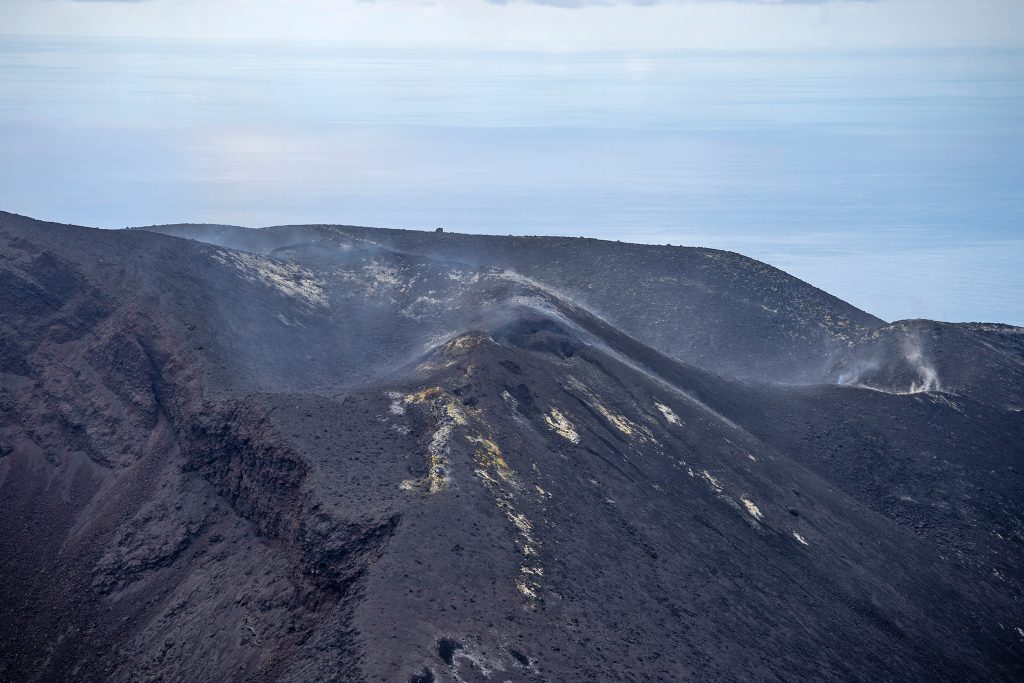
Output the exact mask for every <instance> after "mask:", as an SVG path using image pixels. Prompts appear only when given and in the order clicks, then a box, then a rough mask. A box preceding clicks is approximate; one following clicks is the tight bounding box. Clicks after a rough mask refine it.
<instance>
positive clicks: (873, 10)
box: [0, 0, 1024, 49]
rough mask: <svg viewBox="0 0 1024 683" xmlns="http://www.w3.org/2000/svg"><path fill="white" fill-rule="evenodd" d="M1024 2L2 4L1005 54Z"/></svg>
mask: <svg viewBox="0 0 1024 683" xmlns="http://www.w3.org/2000/svg"><path fill="white" fill-rule="evenodd" d="M1022 26H1024V2H1022V1H1021V0H858V1H852V0H841V1H835V0H823V1H815V0H790V1H787V0H747V1H737V2H734V1H729V0H694V1H681V2H679V1H666V2H657V0H654V1H653V2H652V1H650V0H643V1H641V2H616V1H615V0H538V1H532V2H531V1H529V0H507V1H498V2H496V1H487V0H438V1H436V2H430V1H427V0H378V1H377V2H368V1H366V0H2V1H0V33H7V34H31V35H91V36H109V35H115V36H145V37H168V38H182V37H189V38H215V39H237V38H245V39H317V40H331V41H334V42H341V43H344V44H346V45H366V46H394V45H401V46H405V47H409V46H421V45H424V46H425V45H443V46H445V47H455V46H466V47H485V46H500V47H530V48H551V49H580V48H604V49H622V48H627V49H629V48H645V49H650V48H659V49H661V48H693V49H719V48H726V49H727V48H742V49H774V48H788V49H793V48H798V49H814V48H872V47H889V48H891V47H900V48H919V47H964V46H972V47H997V46H1021V45H1022V44H1024V30H1022V29H1021V27H1022Z"/></svg>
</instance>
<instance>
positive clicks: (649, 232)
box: [0, 37, 1024, 324]
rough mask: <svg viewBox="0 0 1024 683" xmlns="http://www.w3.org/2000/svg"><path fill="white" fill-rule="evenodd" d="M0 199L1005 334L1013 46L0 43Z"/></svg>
mask: <svg viewBox="0 0 1024 683" xmlns="http://www.w3.org/2000/svg"><path fill="white" fill-rule="evenodd" d="M0 208H3V209H5V210H10V211H15V212H18V213H24V214H28V215H32V216H36V217H40V218H46V219H51V220H58V221H63V222H74V223H80V224H87V225H96V226H102V227H122V226H126V225H140V224H153V223H165V222H182V221H189V222H222V223H237V224H243V225H253V226H261V225H271V224H276V223H307V222H331V223H350V224H362V225H378V226H391V227H409V228H433V227H435V226H437V225H443V226H444V227H445V228H446V229H448V230H454V231H466V232H486V233H500V234H506V233H515V234H569V235H576V234H585V235H590V236H596V237H604V238H608V239H621V240H629V241H643V242H655V243H666V242H669V243H673V244H699V245H705V246H713V247H719V248H725V249H732V250H735V251H740V252H743V253H745V254H748V255H751V256H754V257H756V258H760V259H762V260H765V261H768V262H769V263H772V264H773V265H777V266H779V267H781V268H783V269H785V270H787V271H789V272H791V273H793V274H795V275H797V276H799V277H802V278H804V279H806V280H808V281H809V282H811V283H813V284H815V285H817V286H819V287H822V288H824V289H826V290H828V291H830V292H832V293H834V294H836V295H838V296H840V297H842V298H844V299H846V300H848V301H850V302H851V303H853V304H855V305H858V306H860V307H862V308H865V309H867V310H869V311H871V312H873V313H875V314H876V315H879V316H881V317H883V318H887V319H896V318H905V317H931V318H938V319H945V320H991V321H1000V322H1012V323H1016V324H1024V297H1022V295H1021V292H1022V291H1024V267H1022V263H1024V53H1022V52H1019V51H1000V52H993V51H988V52H983V51H973V52H965V51H949V52H940V51H932V52H907V53H884V54H883V53H834V54H833V53H826V54H821V53H806V54H752V53H750V54H747V53H699V52H688V53H647V54H643V53H629V54H622V53H588V54H531V53H521V52H516V53H511V52H509V53H502V52H467V51H461V52H460V51H452V52H439V51H396V50H382V51H368V50H345V49H340V48H330V47H323V46H320V47H310V46H282V45H256V44H246V45H239V44H220V45H209V44H206V45H203V44H197V43H187V42H178V43H158V44H154V43H153V42H151V41H126V40H119V41H96V40H91V41H90V40H78V39H76V40H73V41H72V40H53V39H27V38H11V37H0Z"/></svg>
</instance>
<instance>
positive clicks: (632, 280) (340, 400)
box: [0, 213, 1024, 683]
mask: <svg viewBox="0 0 1024 683" xmlns="http://www.w3.org/2000/svg"><path fill="white" fill-rule="evenodd" d="M1022 411H1024V329H1022V328H1018V327H1011V326H1006V325H999V324H981V323H978V324H973V323H972V324H950V323H941V322H934V321H924V320H913V321H897V322H892V323H889V322H886V321H883V320H880V319H879V318H876V317H874V316H873V315H871V314H869V313H867V312H864V311H861V310H859V309H857V308H855V307H853V306H851V305H849V304H847V303H845V302H843V301H841V300H839V299H837V298H836V297H833V296H831V295H829V294H827V293H825V292H822V291H820V290H818V289H816V288H814V287H812V286H811V285H809V284H807V283H804V282H802V281H800V280H798V279H796V278H794V277H792V276H790V275H787V274H786V273H784V272H782V271H780V270H777V269H775V268H772V267H771V266H768V265H766V264H764V263H760V262H758V261H755V260H752V259H749V258H746V257H743V256H740V255H738V254H734V253H730V252H724V251H716V250H713V249H702V248H683V247H668V246H664V247H663V246H650V245H635V244H625V243H618V242H606V241H600V240H592V239H581V238H558V237H496V236H480V235H462V234H452V233H449V232H434V231H431V232H416V231H404V230H385V229H375V228H363V227H352V226H333V225H304V226H279V227H272V228H263V229H248V228H240V227H233V226H221V225H165V226H151V227H146V228H136V229H130V230H118V231H104V230H95V229H91V228H85V227H77V226H68V225H58V224H54V223H45V222H41V221H36V220H33V219H30V218H26V217H22V216H17V215H14V214H9V213H0V416H2V421H0V543H2V552H0V679H2V680H5V681H71V680H74V681H399V682H401V683H405V682H408V683H429V682H434V681H437V682H441V681H463V682H469V681H495V682H505V681H516V682H518V681H553V682H554V681H680V680H705V681H738V680H749V681H762V680H764V681H769V680H843V681H880V680H903V681H916V680H922V681H925V680H927V681H932V680H972V681H994V680H1007V681H1010V680H1022V679H1024V602H1022V599H1024V561H1022V560H1024V546H1022V544H1024V495H1022V494H1024V488H1022V483H1024V482H1022V479H1021V468H1024V448H1022V446H1021V444H1024V412H1022Z"/></svg>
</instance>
